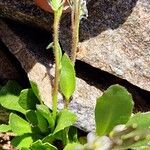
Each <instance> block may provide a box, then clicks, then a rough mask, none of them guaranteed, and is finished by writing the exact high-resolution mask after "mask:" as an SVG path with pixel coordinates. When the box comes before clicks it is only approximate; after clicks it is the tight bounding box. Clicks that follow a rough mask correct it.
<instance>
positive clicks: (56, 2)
mask: <svg viewBox="0 0 150 150" xmlns="http://www.w3.org/2000/svg"><path fill="white" fill-rule="evenodd" d="M48 3H49V5H50V6H51V7H52V9H53V11H58V10H59V8H60V7H61V6H62V5H63V3H64V1H63V0H48Z"/></svg>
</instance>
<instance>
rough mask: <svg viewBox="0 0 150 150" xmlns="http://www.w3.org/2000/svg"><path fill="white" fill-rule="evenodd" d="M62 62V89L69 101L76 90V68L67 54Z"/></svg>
mask: <svg viewBox="0 0 150 150" xmlns="http://www.w3.org/2000/svg"><path fill="white" fill-rule="evenodd" d="M61 64H62V68H61V74H60V89H61V92H62V93H63V95H64V96H65V98H66V100H67V101H68V100H69V99H70V97H71V95H72V94H73V92H74V91H75V85H76V77H75V70H74V66H73V64H72V62H71V60H70V59H69V57H68V56H67V54H64V55H63V57H62V62H61Z"/></svg>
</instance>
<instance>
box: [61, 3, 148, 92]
mask: <svg viewBox="0 0 150 150" xmlns="http://www.w3.org/2000/svg"><path fill="white" fill-rule="evenodd" d="M88 10H89V17H88V19H87V20H82V23H81V28H80V45H79V51H78V55H77V59H79V60H82V61H84V62H86V63H88V64H90V65H91V66H93V67H96V68H99V69H101V70H104V71H107V72H109V73H111V74H114V75H115V76H118V77H120V78H122V79H125V80H127V81H129V82H130V83H132V84H134V85H136V86H138V87H140V88H142V89H145V90H148V91H150V21H149V20H150V2H149V0H138V1H137V0H126V1H125V0H115V1H114V0H113V1H112V0H111V1H110V0H108V1H104V0H98V1H90V2H89V3H88ZM64 23H65V21H64ZM66 26H68V23H67V22H66ZM61 34H62V36H61V37H62V40H61V42H62V43H63V44H62V45H63V46H64V50H68V43H69V42H70V41H69V40H68V43H66V41H65V40H66V39H69V36H70V33H69V32H68V29H67V28H62V32H61ZM64 41H65V42H64Z"/></svg>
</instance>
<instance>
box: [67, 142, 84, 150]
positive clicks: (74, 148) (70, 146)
mask: <svg viewBox="0 0 150 150" xmlns="http://www.w3.org/2000/svg"><path fill="white" fill-rule="evenodd" d="M77 149H82V145H81V144H79V143H69V144H67V145H66V146H65V148H64V150H77Z"/></svg>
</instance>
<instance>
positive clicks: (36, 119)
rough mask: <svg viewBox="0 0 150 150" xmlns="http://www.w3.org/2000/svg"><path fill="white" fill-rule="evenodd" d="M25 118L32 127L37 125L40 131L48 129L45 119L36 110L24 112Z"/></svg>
mask: <svg viewBox="0 0 150 150" xmlns="http://www.w3.org/2000/svg"><path fill="white" fill-rule="evenodd" d="M26 118H27V120H28V121H29V122H30V123H31V124H32V126H33V127H38V128H39V129H40V131H41V132H46V131H47V130H48V127H49V126H48V122H47V120H46V119H45V118H44V117H43V116H42V115H41V114H40V113H39V112H38V111H33V110H29V111H28V112H27V113H26Z"/></svg>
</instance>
